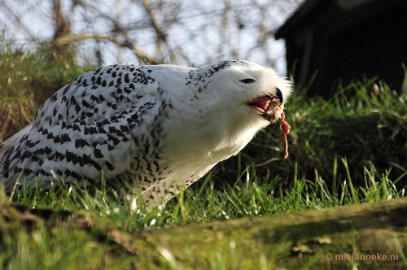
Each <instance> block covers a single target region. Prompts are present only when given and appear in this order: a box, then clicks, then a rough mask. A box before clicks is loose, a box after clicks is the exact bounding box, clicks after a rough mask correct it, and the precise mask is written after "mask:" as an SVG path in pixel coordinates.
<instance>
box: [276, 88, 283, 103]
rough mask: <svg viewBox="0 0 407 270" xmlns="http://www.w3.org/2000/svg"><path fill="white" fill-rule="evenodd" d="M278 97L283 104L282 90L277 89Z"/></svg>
mask: <svg viewBox="0 0 407 270" xmlns="http://www.w3.org/2000/svg"><path fill="white" fill-rule="evenodd" d="M276 96H277V98H278V99H279V100H280V102H281V103H283V93H281V90H280V89H278V88H276Z"/></svg>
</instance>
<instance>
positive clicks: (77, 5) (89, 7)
mask: <svg viewBox="0 0 407 270" xmlns="http://www.w3.org/2000/svg"><path fill="white" fill-rule="evenodd" d="M301 2H302V0H237V1H232V0H209V1H199V0H191V1H182V0H170V1H164V0H137V1H134V0H101V1H87V0H45V1H44V0H31V1H25V0H1V1H0V30H1V31H3V35H4V36H5V37H6V38H7V39H9V40H10V39H11V40H13V41H14V42H15V44H17V45H19V46H22V47H24V48H27V49H32V48H33V47H35V46H37V44H38V42H49V43H51V44H52V46H53V48H52V49H53V52H54V53H56V54H59V55H61V54H64V53H67V52H69V51H71V50H75V52H76V55H77V59H78V61H79V63H80V64H82V65H94V66H101V65H108V64H116V63H122V64H139V63H153V64H155V63H163V62H165V63H173V64H181V65H192V66H199V65H203V64H207V63H211V62H214V61H218V60H219V59H231V58H232V59H236V58H240V59H247V60H251V61H255V62H258V63H260V64H263V65H268V66H273V67H275V68H276V69H277V70H278V71H279V72H280V73H283V74H285V72H286V65H285V58H284V56H285V50H284V41H282V40H280V41H276V40H275V38H274V34H275V32H276V30H277V29H278V27H279V26H280V25H281V24H282V23H283V22H284V21H285V20H286V18H287V17H288V16H290V14H292V13H293V11H294V10H295V9H296V8H297V7H298V5H299V4H300V3H301Z"/></svg>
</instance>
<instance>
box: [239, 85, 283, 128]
mask: <svg viewBox="0 0 407 270" xmlns="http://www.w3.org/2000/svg"><path fill="white" fill-rule="evenodd" d="M246 105H247V106H248V107H249V108H250V109H253V110H255V111H257V112H259V113H260V115H261V116H263V117H264V118H265V119H266V120H268V121H270V122H275V121H276V120H278V119H280V117H281V113H282V111H283V108H284V105H283V103H282V96H281V92H279V91H277V95H275V96H274V95H265V96H260V97H256V98H253V99H251V100H249V101H247V102H246Z"/></svg>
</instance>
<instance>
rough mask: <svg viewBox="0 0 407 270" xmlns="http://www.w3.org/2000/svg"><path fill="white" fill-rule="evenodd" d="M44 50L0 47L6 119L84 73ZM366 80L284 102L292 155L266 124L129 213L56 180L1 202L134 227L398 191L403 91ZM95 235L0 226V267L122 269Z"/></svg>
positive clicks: (406, 132) (127, 206) (405, 111)
mask: <svg viewBox="0 0 407 270" xmlns="http://www.w3.org/2000/svg"><path fill="white" fill-rule="evenodd" d="M3 45H4V44H3ZM45 57H46V56H45V55H44V53H43V52H36V53H29V54H26V53H24V52H22V51H16V52H15V51H13V50H12V49H11V47H10V46H8V45H7V46H3V47H2V50H1V55H0V102H1V103H0V105H1V106H0V108H4V107H6V108H7V111H8V112H12V113H9V114H8V115H9V116H8V117H9V119H12V121H13V123H19V124H17V126H19V127H20V126H23V125H24V123H25V122H27V121H29V120H30V118H31V117H32V116H33V115H34V112H35V110H36V107H38V104H39V103H40V102H39V101H38V102H37V101H35V99H34V97H33V96H38V95H39V94H38V95H37V94H32V91H34V90H35V91H37V90H38V89H58V88H59V87H60V86H62V85H64V84H65V83H66V82H68V81H69V80H71V79H72V78H74V77H76V76H77V75H79V74H81V73H83V71H84V69H83V68H82V67H78V66H76V65H75V63H74V61H72V60H69V59H68V60H66V59H62V60H61V61H60V62H54V63H53V64H50V63H48V62H47V61H45V60H44V59H45ZM370 85H371V82H366V83H364V84H354V85H350V86H349V87H347V88H346V89H342V90H341V91H340V92H339V93H338V94H337V95H336V96H335V97H332V100H330V101H325V100H321V99H319V98H312V99H309V98H306V97H305V96H303V95H300V94H296V95H295V96H294V97H293V98H292V99H291V100H290V102H289V103H288V104H287V109H286V111H287V113H286V115H287V120H288V122H289V123H290V124H291V125H292V132H291V134H290V136H289V140H290V149H289V151H290V158H289V160H283V159H282V156H283V137H282V134H281V132H280V131H279V130H278V125H274V126H271V127H270V128H268V129H267V130H265V131H263V132H261V133H260V134H259V135H258V136H257V137H256V139H255V141H254V142H253V143H252V144H250V145H249V146H248V147H247V148H246V149H245V150H244V151H243V152H242V153H241V154H240V155H239V156H237V157H236V158H233V159H230V160H229V161H227V162H224V163H222V164H220V165H219V166H218V167H217V168H216V169H215V170H214V172H213V173H212V174H211V175H209V176H208V177H207V178H206V179H205V180H201V182H200V183H198V184H196V185H195V186H194V187H193V188H192V189H189V190H187V191H185V192H183V193H182V194H181V196H179V197H178V198H176V199H174V200H172V201H171V202H170V203H169V204H167V205H166V206H165V207H164V208H160V209H156V210H155V211H153V212H152V213H149V214H145V213H143V212H140V211H133V210H132V205H133V204H132V203H131V202H129V200H128V198H127V197H126V195H125V194H122V193H117V194H112V195H107V194H106V191H105V190H103V189H100V190H99V191H97V192H96V193H95V194H94V195H89V194H88V193H87V192H86V191H83V190H79V189H77V188H76V187H62V188H59V189H57V190H51V191H49V192H47V193H44V192H25V193H20V194H13V195H12V196H11V198H7V199H6V200H12V201H16V202H20V203H23V204H25V205H28V206H30V207H40V206H46V207H50V208H52V209H60V210H61V209H67V210H70V211H74V212H76V211H81V210H85V211H87V212H90V213H94V214H96V215H98V216H100V217H102V219H105V220H107V221H108V222H111V223H113V224H114V226H116V227H117V229H119V230H125V231H130V232H131V231H137V230H141V229H145V228H152V227H161V226H166V225H174V224H188V223H199V222H206V221H210V220H223V219H231V218H237V217H251V216H258V215H270V214H275V213H284V212H287V211H290V210H302V209H308V208H311V209H318V208H324V207H332V206H336V205H345V204H357V203H360V202H373V201H378V200H385V199H391V198H396V197H401V196H404V190H405V187H406V182H407V181H406V179H407V175H406V170H407V168H406V166H407V165H406V164H407V156H406V155H407V141H406V140H407V139H406V138H407V118H406V115H407V106H406V102H407V97H406V96H400V95H397V94H396V93H394V92H392V91H391V90H390V89H389V88H388V87H387V86H385V87H384V89H383V92H382V94H380V95H379V96H377V95H374V94H373V93H370V92H369V87H370ZM26 97H29V98H26ZM0 120H1V119H0ZM0 196H3V197H4V194H3V195H0ZM0 223H1V220H0ZM17 227H18V226H17ZM92 239H93V238H92V234H90V235H86V234H83V232H82V233H78V234H73V235H71V234H66V233H64V229H60V230H53V232H51V233H50V232H49V231H48V230H46V229H44V228H38V229H35V228H34V230H33V231H29V232H28V233H27V232H24V231H22V230H15V231H11V232H8V231H7V232H1V231H0V243H1V244H2V245H3V247H4V248H2V249H3V250H5V251H7V252H2V253H1V255H0V268H2V267H1V265H2V264H3V266H4V267H3V268H6V269H24V268H26V266H28V265H29V266H30V269H36V268H38V269H44V268H49V269H52V268H55V267H56V266H57V265H58V267H59V269H61V268H66V269H76V268H78V267H80V268H83V267H86V268H87V269H92V268H95V269H99V268H100V267H106V266H110V267H113V266H116V267H117V268H118V269H121V268H122V266H123V265H125V264H126V262H127V260H131V256H130V255H129V256H124V255H123V254H121V255H120V256H119V255H115V253H114V251H113V250H111V249H112V246H111V245H108V244H107V245H106V249H107V250H100V249H99V248H95V245H94V244H92V243H93V240H92ZM16 240H18V241H16ZM106 254H108V255H110V256H106ZM225 256H226V255H225ZM119 258H120V260H118V259H119ZM218 259H219V258H218ZM119 261H120V262H122V263H123V264H117V263H118V262H119ZM227 261H228V259H226V261H225V260H222V259H219V260H218V261H216V258H215V259H214V261H213V262H211V263H210V264H211V265H212V266H213V267H212V268H214V269H222V267H223V268H227V269H229V268H230V267H227V265H226V264H227ZM61 262H62V263H63V264H61ZM61 265H62V266H61ZM235 268H236V269H237V267H235Z"/></svg>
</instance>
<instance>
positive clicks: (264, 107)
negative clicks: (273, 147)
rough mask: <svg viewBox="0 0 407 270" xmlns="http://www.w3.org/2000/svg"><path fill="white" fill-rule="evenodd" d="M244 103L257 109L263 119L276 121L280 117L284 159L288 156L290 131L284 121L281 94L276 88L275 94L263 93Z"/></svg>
mask: <svg viewBox="0 0 407 270" xmlns="http://www.w3.org/2000/svg"><path fill="white" fill-rule="evenodd" d="M246 105H247V106H249V107H250V108H251V109H253V110H256V111H258V112H259V113H260V114H261V116H263V117H264V119H266V120H268V121H270V122H276V121H277V120H278V119H280V121H281V123H280V129H281V131H282V132H283V133H284V141H285V155H284V159H287V158H288V139H287V135H288V133H290V129H291V127H290V125H289V124H288V123H287V122H286V121H285V115H284V111H283V110H284V104H283V95H282V93H281V91H280V90H279V89H278V88H277V89H276V95H265V96H261V97H257V98H253V99H251V100H249V101H247V102H246Z"/></svg>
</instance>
